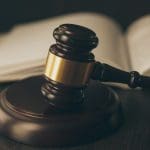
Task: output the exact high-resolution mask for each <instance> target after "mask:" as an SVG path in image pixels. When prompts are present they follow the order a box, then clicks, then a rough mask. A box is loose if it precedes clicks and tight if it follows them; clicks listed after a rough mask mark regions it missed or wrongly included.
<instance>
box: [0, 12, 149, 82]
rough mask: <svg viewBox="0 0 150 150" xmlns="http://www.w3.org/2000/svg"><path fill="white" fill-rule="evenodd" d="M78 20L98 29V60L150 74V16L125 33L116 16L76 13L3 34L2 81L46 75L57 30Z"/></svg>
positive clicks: (0, 45) (0, 39) (0, 43)
mask: <svg viewBox="0 0 150 150" xmlns="http://www.w3.org/2000/svg"><path fill="white" fill-rule="evenodd" d="M63 23H74V24H79V25H83V26H86V27H88V28H90V29H92V30H94V31H95V32H96V34H97V36H98V38H99V41H100V42H99V46H98V47H97V48H96V49H94V50H93V53H94V54H95V58H96V60H97V61H100V62H102V63H108V64H110V65H113V66H115V67H118V68H121V69H124V70H127V71H131V70H138V71H139V72H140V73H141V74H147V75H150V15H147V16H144V17H142V18H140V19H139V20H137V21H135V22H133V24H131V25H130V26H129V27H128V29H127V31H126V32H125V33H123V32H122V30H121V27H120V25H118V24H117V23H116V22H115V21H114V20H113V19H111V18H109V17H107V16H104V15H100V14H96V13H74V14H70V15H64V16H59V17H55V18H51V19H46V20H42V21H37V22H34V23H28V24H22V25H17V26H15V27H14V28H13V29H12V30H11V31H10V32H8V33H5V34H0V82H5V81H13V80H20V79H23V78H26V77H29V76H33V75H40V74H43V71H44V65H45V61H46V57H47V54H48V49H49V46H50V45H52V44H54V43H55V40H54V38H53V37H52V33H53V30H54V29H55V28H56V27H58V26H59V25H60V24H63Z"/></svg>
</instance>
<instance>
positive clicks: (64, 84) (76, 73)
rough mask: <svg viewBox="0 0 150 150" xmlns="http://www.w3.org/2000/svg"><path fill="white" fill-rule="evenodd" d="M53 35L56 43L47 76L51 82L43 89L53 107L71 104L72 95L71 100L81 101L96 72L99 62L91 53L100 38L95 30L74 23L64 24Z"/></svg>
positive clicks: (48, 65) (47, 64)
mask: <svg viewBox="0 0 150 150" xmlns="http://www.w3.org/2000/svg"><path fill="white" fill-rule="evenodd" d="M53 36H54V38H55V39H56V44H54V45H52V46H51V47H50V49H49V53H48V57H47V62H46V67H45V73H44V75H45V78H46V80H47V82H46V83H45V84H44V85H43V86H42V93H43V94H44V95H45V96H46V97H47V98H48V99H49V102H50V103H53V105H55V104H56V103H57V104H56V105H58V103H59V104H60V103H64V102H66V103H67V104H68V100H67V99H68V97H67V96H69V95H70V96H69V99H70V98H72V96H73V97H74V98H75V99H76V100H70V101H72V102H73V101H75V102H81V101H82V100H83V94H81V93H82V92H83V89H84V87H85V86H86V85H87V83H88V81H89V79H90V76H91V73H92V71H93V67H94V63H95V60H94V55H93V54H92V52H91V51H92V49H94V48H95V47H96V46H97V44H98V38H97V37H96V34H95V33H94V32H93V31H92V30H90V29H88V28H85V27H82V26H79V25H74V24H63V25H60V26H59V27H58V28H56V29H55V30H54V33H53ZM68 92H69V93H68ZM54 95H55V96H54ZM58 95H59V101H58V99H57V100H56V96H57V97H58ZM60 95H61V96H60ZM71 95H72V96H71ZM75 95H76V96H75ZM54 97H55V100H54ZM60 97H61V98H60ZM74 98H72V99H74ZM52 99H53V100H52ZM60 99H61V100H60ZM63 99H65V100H63ZM77 99H78V100H77ZM54 103H55V104H54Z"/></svg>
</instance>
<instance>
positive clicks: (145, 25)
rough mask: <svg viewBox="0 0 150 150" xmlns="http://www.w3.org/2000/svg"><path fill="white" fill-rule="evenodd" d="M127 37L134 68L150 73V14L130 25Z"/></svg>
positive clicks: (146, 73)
mask: <svg viewBox="0 0 150 150" xmlns="http://www.w3.org/2000/svg"><path fill="white" fill-rule="evenodd" d="M126 37H127V43H128V49H129V55H130V58H131V63H132V70H137V71H139V72H140V73H142V74H145V75H150V15H147V16H144V17H142V18H141V19H138V20H137V21H135V22H134V23H133V24H132V25H130V27H129V28H128V31H127V34H126Z"/></svg>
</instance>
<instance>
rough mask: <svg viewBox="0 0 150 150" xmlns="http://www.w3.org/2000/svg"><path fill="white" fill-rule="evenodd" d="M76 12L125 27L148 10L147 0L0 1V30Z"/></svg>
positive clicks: (148, 2) (148, 1)
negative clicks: (108, 18) (103, 17)
mask: <svg viewBox="0 0 150 150" xmlns="http://www.w3.org/2000/svg"><path fill="white" fill-rule="evenodd" d="M78 11H92V12H99V13H105V14H107V15H108V16H111V17H113V18H114V19H115V20H117V21H118V22H119V23H120V24H122V26H123V27H124V28H126V27H127V26H128V25H129V24H130V23H131V22H132V21H133V20H135V19H137V18H139V17H140V16H143V15H145V14H147V13H150V0H0V31H7V30H8V29H10V28H11V27H12V26H13V25H14V24H16V23H20V22H27V21H33V20H37V19H42V18H47V17H52V16H56V15H60V14H66V13H70V12H78Z"/></svg>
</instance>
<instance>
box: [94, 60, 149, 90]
mask: <svg viewBox="0 0 150 150" xmlns="http://www.w3.org/2000/svg"><path fill="white" fill-rule="evenodd" d="M91 78H92V79H94V80H100V81H101V82H116V83H124V84H128V86H129V87H130V88H136V87H142V88H150V77H147V76H142V75H140V74H139V73H138V72H137V71H131V72H126V71H123V70H120V69H117V68H115V67H112V66H110V65H108V64H102V63H100V62H96V63H95V66H94V70H93V73H92V76H91Z"/></svg>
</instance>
